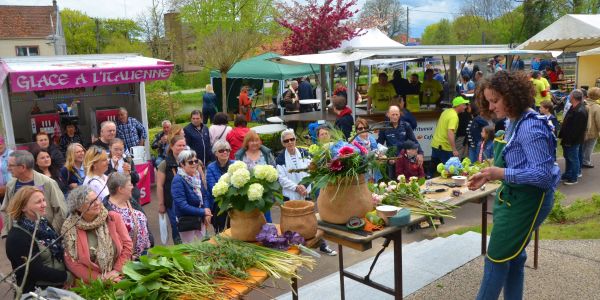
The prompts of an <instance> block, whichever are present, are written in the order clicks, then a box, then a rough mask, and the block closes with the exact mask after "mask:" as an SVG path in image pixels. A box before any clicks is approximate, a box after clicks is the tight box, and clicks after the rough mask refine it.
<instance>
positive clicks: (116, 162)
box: [104, 138, 140, 201]
mask: <svg viewBox="0 0 600 300" xmlns="http://www.w3.org/2000/svg"><path fill="white" fill-rule="evenodd" d="M108 147H109V149H110V155H109V160H108V170H106V172H105V173H104V174H106V175H110V174H111V173H114V172H118V173H121V174H125V175H128V176H129V177H130V179H131V184H133V199H135V200H136V201H139V200H140V190H139V189H138V188H137V183H138V182H139V181H140V175H138V173H137V171H136V170H135V165H134V164H133V161H132V160H131V158H130V157H125V156H124V155H123V153H124V152H125V143H124V142H123V140H122V139H120V138H114V139H113V140H112V141H110V143H109V144H108Z"/></svg>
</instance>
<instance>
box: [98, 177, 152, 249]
mask: <svg viewBox="0 0 600 300" xmlns="http://www.w3.org/2000/svg"><path fill="white" fill-rule="evenodd" d="M106 185H107V186H108V191H109V193H110V195H109V196H107V197H106V198H104V201H103V203H104V207H105V208H106V209H107V210H108V211H115V212H117V213H119V215H121V218H122V219H123V222H124V223H125V226H126V227H127V231H129V237H131V241H132V242H133V257H132V258H133V259H138V258H139V257H140V256H142V255H144V254H146V251H147V250H148V248H150V246H151V239H150V230H149V229H148V218H147V217H146V215H145V214H144V212H143V211H142V206H141V205H140V204H139V202H138V201H137V200H135V199H134V198H133V197H132V195H131V194H132V190H133V184H132V183H131V180H130V178H129V176H127V175H125V174H121V173H115V174H113V175H112V176H110V178H109V179H108V182H107V184H106Z"/></svg>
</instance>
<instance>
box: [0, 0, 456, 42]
mask: <svg viewBox="0 0 600 300" xmlns="http://www.w3.org/2000/svg"><path fill="white" fill-rule="evenodd" d="M365 1H366V0H358V7H362V4H363V3H364V2H365ZM151 2H152V1H151V0H92V1H88V0H58V6H59V7H60V8H61V9H63V8H70V9H76V10H80V11H83V12H85V13H86V14H87V15H89V16H91V17H101V18H131V19H135V18H136V17H137V16H138V15H139V14H140V13H141V12H143V11H145V10H146V9H147V8H148V7H149V6H150V4H151ZM462 2H463V1H461V0H404V1H401V3H402V4H403V5H408V7H409V8H410V9H409V22H410V27H409V31H410V36H411V37H420V36H421V34H422V33H423V30H424V29H425V27H427V25H429V24H432V23H435V22H437V21H439V20H440V19H442V18H447V19H452V18H453V17H454V15H455V14H456V13H459V12H460V7H461V3H462ZM0 4H1V5H52V0H0Z"/></svg>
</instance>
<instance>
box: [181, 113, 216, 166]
mask: <svg viewBox="0 0 600 300" xmlns="http://www.w3.org/2000/svg"><path fill="white" fill-rule="evenodd" d="M190 115H191V123H190V124H188V125H187V126H185V127H184V128H183V132H184V133H185V142H186V143H187V145H188V146H189V147H190V148H191V149H192V150H194V151H196V155H197V157H198V159H200V160H201V161H202V163H203V164H204V166H206V165H208V164H209V163H210V162H212V161H213V160H215V159H214V155H213V154H212V152H211V151H210V150H211V147H212V146H211V145H210V134H209V133H208V127H206V126H205V125H204V124H202V113H201V112H200V111H199V110H197V109H195V110H193V111H192V113H191V114H190Z"/></svg>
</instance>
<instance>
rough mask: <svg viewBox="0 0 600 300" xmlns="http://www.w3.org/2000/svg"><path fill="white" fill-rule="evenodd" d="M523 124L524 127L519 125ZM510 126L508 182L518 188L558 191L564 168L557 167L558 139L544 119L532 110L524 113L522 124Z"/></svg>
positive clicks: (507, 149) (506, 151)
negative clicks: (528, 187)
mask: <svg viewBox="0 0 600 300" xmlns="http://www.w3.org/2000/svg"><path fill="white" fill-rule="evenodd" d="M519 122H520V124H519ZM516 124H517V127H518V128H517V131H516V132H515V134H514V135H512V134H510V132H511V131H513V130H514V126H515V124H513V123H509V124H508V127H507V128H508V130H507V134H506V136H505V139H507V141H508V144H507V145H506V147H505V148H504V151H503V156H504V161H505V162H506V167H505V169H504V181H506V182H508V183H514V184H526V185H532V186H536V187H539V188H541V189H543V190H548V189H550V188H556V185H557V184H558V182H559V180H560V168H559V167H558V166H556V165H555V164H554V157H555V155H556V145H557V144H556V137H555V136H554V134H553V133H552V130H551V128H550V127H549V126H548V121H547V120H546V118H545V117H544V116H540V115H538V114H537V113H536V112H534V111H532V110H529V111H527V112H525V113H523V115H522V117H521V120H520V121H518V122H517V123H516Z"/></svg>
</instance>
